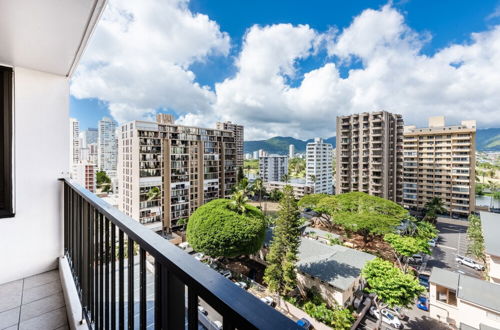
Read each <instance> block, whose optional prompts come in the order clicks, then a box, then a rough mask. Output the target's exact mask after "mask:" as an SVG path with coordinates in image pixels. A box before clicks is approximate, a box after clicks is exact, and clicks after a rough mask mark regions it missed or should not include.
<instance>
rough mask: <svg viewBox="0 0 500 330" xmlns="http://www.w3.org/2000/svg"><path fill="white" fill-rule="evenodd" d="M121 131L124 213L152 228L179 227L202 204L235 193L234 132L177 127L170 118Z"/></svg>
mask: <svg viewBox="0 0 500 330" xmlns="http://www.w3.org/2000/svg"><path fill="white" fill-rule="evenodd" d="M118 131H119V134H118V135H119V143H118V144H119V153H118V154H119V157H118V159H119V161H118V181H119V195H120V199H121V204H120V205H121V206H120V209H121V210H122V211H123V212H125V213H126V214H127V215H129V216H131V217H132V218H134V219H136V220H138V221H140V222H141V223H143V224H150V225H148V226H150V227H151V229H153V230H161V229H166V230H167V231H170V230H171V229H176V228H178V225H177V222H178V221H179V220H180V219H186V218H188V217H189V216H190V215H191V213H192V212H193V211H194V210H196V208H198V207H199V206H201V205H203V204H205V203H207V202H209V201H211V200H213V199H216V198H224V197H229V196H230V195H231V189H232V188H233V186H234V184H235V183H236V168H237V166H236V154H237V152H236V143H235V138H234V132H233V131H228V130H219V129H210V128H199V127H190V126H181V125H176V124H175V123H174V121H173V118H172V117H171V116H170V117H169V116H166V115H159V116H158V117H157V122H146V121H133V122H130V123H127V124H124V125H122V126H120V127H119V130H118ZM161 221H163V222H161Z"/></svg>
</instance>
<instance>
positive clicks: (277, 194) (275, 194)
mask: <svg viewBox="0 0 500 330" xmlns="http://www.w3.org/2000/svg"><path fill="white" fill-rule="evenodd" d="M282 197H283V192H282V191H281V190H279V189H273V190H272V191H271V193H270V194H269V199H271V200H272V201H275V202H279V201H280V200H281V198H282Z"/></svg>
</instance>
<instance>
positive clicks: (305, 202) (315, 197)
mask: <svg viewBox="0 0 500 330" xmlns="http://www.w3.org/2000/svg"><path fill="white" fill-rule="evenodd" d="M332 198H333V196H331V195H327V194H310V195H305V196H304V197H302V198H301V199H300V200H299V202H298V205H299V206H300V207H301V208H310V209H312V210H314V211H315V212H316V213H317V214H318V216H317V218H316V220H317V221H318V222H320V223H321V224H323V225H324V226H326V227H330V226H331V225H332V222H331V216H330V213H329V211H330V210H331V204H332Z"/></svg>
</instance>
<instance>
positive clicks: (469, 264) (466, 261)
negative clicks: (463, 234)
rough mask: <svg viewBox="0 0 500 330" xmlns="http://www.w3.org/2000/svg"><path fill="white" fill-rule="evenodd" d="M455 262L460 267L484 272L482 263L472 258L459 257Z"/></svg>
mask: <svg viewBox="0 0 500 330" xmlns="http://www.w3.org/2000/svg"><path fill="white" fill-rule="evenodd" d="M455 260H456V261H457V262H458V263H459V264H460V265H465V266H467V267H470V268H474V269H476V270H484V266H483V265H481V264H480V263H478V262H476V261H474V260H472V259H471V258H467V257H463V256H457V257H456V258H455Z"/></svg>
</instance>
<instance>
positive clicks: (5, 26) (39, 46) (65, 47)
mask: <svg viewBox="0 0 500 330" xmlns="http://www.w3.org/2000/svg"><path fill="white" fill-rule="evenodd" d="M105 3H106V0H0V64H3V65H7V66H14V67H16V66H19V67H24V68H29V69H34V70H39V71H44V72H48V73H53V74H58V75H62V76H70V75H71V73H72V72H73V70H74V68H75V66H76V65H77V63H78V60H79V58H80V56H81V54H82V52H83V49H84V48H85V45H86V44H87V41H88V39H89V36H90V35H91V33H92V31H93V29H94V27H95V25H96V23H97V21H98V19H99V16H100V14H101V13H102V10H103V8H104V5H105Z"/></svg>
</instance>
